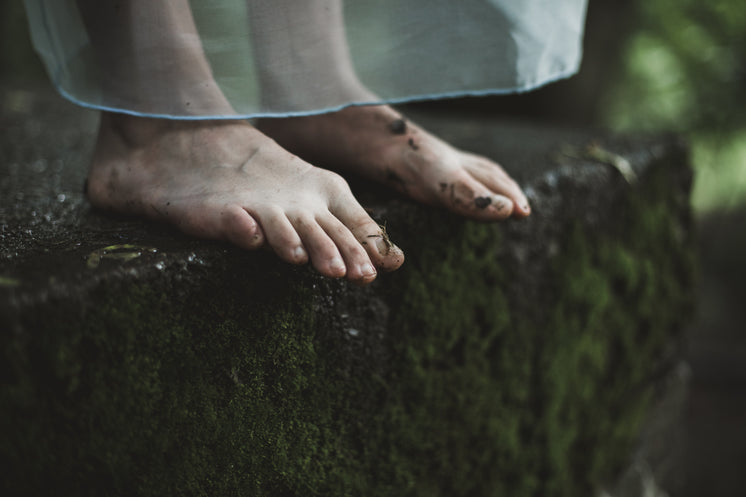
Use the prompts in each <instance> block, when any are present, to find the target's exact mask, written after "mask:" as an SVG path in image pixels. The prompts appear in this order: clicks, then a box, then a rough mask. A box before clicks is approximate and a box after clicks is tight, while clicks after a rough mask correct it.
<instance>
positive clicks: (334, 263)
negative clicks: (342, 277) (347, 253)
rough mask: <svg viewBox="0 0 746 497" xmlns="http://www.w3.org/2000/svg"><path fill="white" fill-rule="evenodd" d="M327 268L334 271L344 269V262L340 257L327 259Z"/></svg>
mask: <svg viewBox="0 0 746 497" xmlns="http://www.w3.org/2000/svg"><path fill="white" fill-rule="evenodd" d="M329 269H331V270H332V271H335V272H336V271H344V270H345V269H346V268H345V263H344V261H343V260H342V258H341V257H333V258H332V260H331V261H329Z"/></svg>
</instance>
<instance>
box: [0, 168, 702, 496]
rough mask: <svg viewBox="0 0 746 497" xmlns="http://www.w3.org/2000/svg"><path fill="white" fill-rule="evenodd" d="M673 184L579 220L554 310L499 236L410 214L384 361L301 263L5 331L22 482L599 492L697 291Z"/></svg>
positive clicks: (54, 310) (14, 462)
mask: <svg viewBox="0 0 746 497" xmlns="http://www.w3.org/2000/svg"><path fill="white" fill-rule="evenodd" d="M665 181H666V176H665V174H661V175H660V177H656V178H653V179H651V180H649V181H647V183H649V185H650V187H649V188H648V189H647V190H645V191H641V192H639V193H638V194H633V195H632V196H630V197H629V198H628V199H627V200H624V201H623V204H622V205H619V206H617V208H618V209H621V210H622V211H623V212H624V213H625V215H623V216H622V218H623V219H622V221H621V222H620V223H618V224H617V225H615V226H613V227H610V228H608V229H605V230H598V229H591V228H589V227H587V226H585V225H583V224H582V223H580V222H576V223H573V224H572V225H570V226H567V227H565V228H566V229H565V231H564V232H565V233H566V235H567V236H566V239H565V241H564V243H563V244H562V246H561V247H560V251H559V253H558V254H557V255H556V256H555V257H554V259H553V262H552V264H550V265H549V266H548V267H547V268H546V270H545V274H543V275H542V276H541V278H542V281H544V282H545V283H546V284H547V285H550V286H548V287H546V288H544V289H543V290H542V293H541V298H540V299H539V301H538V302H536V303H534V302H531V303H527V302H525V301H523V299H525V298H526V296H525V295H523V294H517V293H515V292H514V291H513V287H514V286H517V285H514V282H515V281H517V280H518V279H519V278H521V275H520V274H516V273H515V270H514V269H513V268H511V266H510V265H508V264H505V261H504V260H503V259H502V258H501V256H499V254H500V253H501V250H502V244H503V243H506V242H503V241H502V240H501V239H500V233H501V231H500V229H499V228H497V227H495V226H489V225H482V224H478V223H469V222H463V221H461V220H459V219H457V218H455V217H452V216H442V217H441V216H437V217H436V216H431V217H429V218H428V219H429V221H427V222H424V223H423V222H422V219H421V218H418V219H416V220H410V221H409V222H406V220H404V221H399V222H398V223H397V224H398V225H399V226H407V227H409V229H410V232H409V233H406V234H405V233H393V237H394V238H395V239H397V240H409V241H410V246H406V245H405V246H404V248H405V250H407V251H408V254H409V260H408V262H407V265H406V266H405V268H403V269H402V270H401V271H399V272H398V273H395V274H393V275H391V276H390V277H389V278H386V279H385V280H384V281H382V282H380V283H379V288H378V290H376V294H380V295H385V299H386V301H387V302H388V304H389V305H390V318H389V323H388V326H387V329H388V335H387V336H385V337H384V338H383V343H382V345H381V347H382V348H383V349H385V357H386V358H387V359H386V363H385V364H379V363H377V362H375V361H373V360H370V359H369V357H372V356H365V353H367V352H365V353H362V352H361V354H363V355H362V356H355V355H354V354H352V355H351V352H350V350H351V349H350V348H349V347H345V346H343V344H344V343H345V342H344V338H345V336H344V330H342V329H339V326H338V325H337V324H335V321H334V316H333V314H334V305H336V304H332V305H328V303H326V304H324V306H325V307H324V306H322V308H320V307H319V305H318V304H319V300H318V299H319V298H320V297H319V296H318V295H319V294H324V295H330V296H331V299H332V300H334V298H336V297H335V296H339V292H340V291H341V290H340V288H341V286H340V284H337V283H324V284H325V285H327V286H326V287H324V288H321V289H319V288H315V285H317V284H318V281H317V280H315V279H313V278H311V277H308V276H304V274H305V273H299V272H293V271H290V270H287V271H286V270H284V269H281V270H278V271H280V272H279V273H278V274H277V275H276V277H275V278H269V279H268V280H264V281H263V282H262V284H261V287H260V286H259V284H258V282H255V281H254V280H253V279H252V278H247V277H245V275H244V274H236V271H230V270H226V271H224V272H223V273H220V274H219V275H214V276H213V277H211V278H205V280H204V281H203V282H202V283H201V285H199V286H196V287H189V286H187V287H184V288H181V287H178V288H177V287H174V286H172V285H171V284H170V283H168V282H167V281H154V282H152V283H151V284H150V285H149V286H148V287H145V288H135V287H127V288H124V289H116V288H112V289H109V290H108V291H107V292H106V293H102V294H101V295H99V296H97V300H96V301H97V305H96V306H95V307H91V308H89V309H87V310H86V311H85V312H84V313H83V314H82V315H78V314H76V313H77V311H74V310H71V307H70V306H67V305H65V303H64V302H61V303H59V305H58V306H56V307H55V306H54V305H53V304H50V306H49V308H48V309H47V310H48V313H47V314H46V315H45V316H32V317H29V318H28V319H29V321H28V322H25V323H24V325H25V329H27V330H37V331H34V332H33V333H25V334H16V335H12V336H11V335H3V342H2V350H3V360H4V361H5V362H6V364H8V366H7V371H8V372H9V374H8V375H7V376H8V379H7V380H4V381H3V383H2V389H0V403H1V404H0V405H2V407H1V408H0V409H2V416H1V417H0V419H1V420H2V423H3V426H2V428H3V432H4V433H7V434H8V438H7V439H6V441H4V442H3V444H2V447H1V448H0V464H3V465H4V467H6V468H12V469H13V472H12V475H11V478H10V479H9V480H8V482H7V483H5V485H8V488H7V490H10V493H9V494H14V495H15V494H28V495H33V494H36V495H41V494H46V490H45V489H47V488H49V487H50V486H54V488H56V490H57V491H56V493H58V494H60V495H102V494H107V495H250V496H253V495H256V496H264V495H267V496H273V497H274V496H296V495H303V496H313V495H319V496H322V495H323V496H328V495H334V496H346V495H351V496H352V495H354V496H363V495H371V496H379V495H397V496H428V497H437V496H440V495H442V496H446V495H447V496H452V495H479V496H491V495H494V496H498V495H500V496H502V495H511V496H515V497H520V496H533V495H542V496H577V495H591V492H592V491H593V488H594V487H595V486H596V485H597V484H598V483H599V482H600V481H602V480H603V479H605V478H607V477H609V476H610V475H612V474H613V472H614V471H615V470H617V469H618V467H619V466H620V465H621V464H623V463H624V462H625V461H626V458H627V456H628V454H629V450H630V447H631V444H632V443H634V440H635V437H636V434H637V432H638V427H639V423H640V420H641V419H643V418H644V415H645V412H646V406H647V404H648V401H649V399H650V398H651V392H650V391H649V389H648V387H647V386H646V385H648V380H649V379H650V378H651V377H652V376H653V375H654V373H655V368H657V367H660V366H661V354H662V352H663V349H664V346H665V344H666V343H668V342H669V341H670V340H671V338H672V336H673V333H674V332H675V330H677V329H678V327H679V326H680V325H681V322H682V319H684V317H683V316H684V315H685V313H684V312H683V311H684V310H685V309H686V308H687V306H688V304H689V302H690V295H689V287H690V278H691V265H690V264H691V259H690V255H689V252H688V250H689V248H688V245H687V244H686V243H683V244H682V243H681V240H679V238H680V235H678V234H677V232H676V230H675V226H677V225H678V220H676V219H674V218H673V217H672V216H673V213H674V212H676V211H677V209H676V208H675V202H676V201H677V200H676V199H675V198H674V197H673V194H672V193H669V191H670V189H667V188H666V184H665ZM392 224H393V223H392ZM443 240H446V241H447V242H443ZM277 267H280V266H277ZM282 271H285V272H282ZM210 281H212V282H214V283H210ZM266 281H270V283H269V286H266V285H267V283H266ZM272 281H275V282H276V283H271V282H272ZM288 281H292V282H293V284H292V285H288V284H286V282H288ZM363 295H365V294H363ZM324 309H325V310H324ZM364 357H368V359H366V360H368V361H369V362H367V363H365V364H363V366H362V367H361V366H360V365H358V364H357V363H358V362H360V361H361V360H363V358H364Z"/></svg>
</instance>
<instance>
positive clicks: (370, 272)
mask: <svg viewBox="0 0 746 497" xmlns="http://www.w3.org/2000/svg"><path fill="white" fill-rule="evenodd" d="M360 272H361V273H362V275H363V276H375V275H376V268H374V267H373V265H372V264H370V263H366V264H363V265H362V266H360Z"/></svg>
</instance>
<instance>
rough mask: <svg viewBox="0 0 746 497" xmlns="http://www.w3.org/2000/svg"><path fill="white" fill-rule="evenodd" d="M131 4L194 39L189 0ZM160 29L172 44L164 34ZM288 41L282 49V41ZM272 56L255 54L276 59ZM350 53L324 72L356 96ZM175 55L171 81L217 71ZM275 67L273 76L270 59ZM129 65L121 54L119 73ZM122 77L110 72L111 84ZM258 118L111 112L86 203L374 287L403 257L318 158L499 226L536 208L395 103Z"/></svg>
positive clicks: (108, 39)
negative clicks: (335, 72) (332, 72)
mask: <svg viewBox="0 0 746 497" xmlns="http://www.w3.org/2000/svg"><path fill="white" fill-rule="evenodd" d="M133 3H136V4H139V5H132V4H133ZM79 4H80V6H81V11H83V12H84V13H86V14H87V16H88V17H87V19H86V24H87V26H88V28H89V34H90V35H91V37H92V38H93V39H94V40H96V39H97V37H98V38H100V40H101V42H102V44H103V45H106V44H107V43H109V44H116V43H120V42H121V41H122V40H121V38H124V37H127V36H132V30H127V29H126V28H124V29H120V30H119V31H117V29H116V27H115V25H116V22H114V21H113V20H114V19H121V16H122V14H121V11H120V10H117V11H116V12H114V11H112V10H111V9H112V7H110V5H111V4H110V3H109V2H97V1H94V0H80V1H79ZM102 4H105V5H102ZM123 5H125V7H121V6H120V7H119V8H120V9H121V8H125V9H127V6H131V10H128V13H129V14H130V18H133V17H136V16H137V15H147V16H154V15H157V16H161V17H162V18H163V19H165V20H166V22H165V24H167V25H168V26H171V28H170V29H173V30H175V31H176V32H179V33H181V34H182V37H183V33H187V34H194V35H195V36H194V37H193V38H190V39H198V37H197V36H196V28H195V27H194V22H193V20H192V18H191V13H190V12H189V9H188V7H187V6H186V2H184V5H180V3H179V2H175V1H171V2H151V1H150V0H132V1H131V2H125V3H124V4H123ZM298 5H308V6H309V7H308V8H309V9H314V8H323V9H324V11H325V12H326V13H327V14H328V12H329V11H330V10H329V9H330V8H332V11H333V9H334V8H339V3H338V2H337V1H336V0H335V1H329V0H309V1H308V2H307V3H304V2H300V3H299V4H298ZM308 14H309V15H312V14H313V12H310V13H308ZM94 20H95V22H93V21H94ZM107 20H109V21H111V22H107ZM119 22H120V24H121V21H119ZM133 22H137V20H136V19H133ZM97 26H98V27H97ZM112 26H114V27H112ZM331 31H332V32H333V33H336V34H333V35H330V36H331V38H334V37H335V36H336V37H337V38H339V36H340V33H339V32H338V31H336V32H335V31H334V30H331ZM259 34H260V35H261V33H259ZM342 34H343V33H342ZM163 36H164V37H165V38H164V39H165V40H166V41H167V40H168V37H169V32H168V30H164V34H163ZM332 42H333V43H338V40H336V41H335V40H334V39H331V40H330V43H332ZM265 45H266V44H265ZM283 49H284V48H283V47H282V46H281V44H280V46H277V45H275V48H274V50H275V51H276V50H283ZM269 52H270V53H265V54H264V55H261V54H260V56H259V57H262V56H264V57H265V58H271V57H272V56H273V54H272V50H269ZM343 55H344V54H342V56H343ZM342 56H340V54H338V53H337V54H334V64H331V63H330V67H337V66H338V67H339V70H340V71H342V73H340V75H339V78H340V79H342V80H344V83H343V84H344V86H345V88H347V89H348V90H349V92H350V94H351V95H355V94H361V92H367V90H365V89H364V88H362V86H358V85H357V83H356V78H354V75H353V76H350V71H351V69H350V67H351V66H349V65H346V64H347V63H346V62H345V60H344V57H342ZM171 59H173V60H178V61H180V63H179V64H174V65H173V67H171V68H170V70H171V71H172V72H173V74H170V75H169V77H170V78H172V80H175V81H180V82H182V83H184V82H187V83H188V82H189V81H190V80H192V79H195V80H196V79H199V80H200V81H202V80H204V79H208V80H209V79H210V78H209V71H210V69H209V65H208V64H207V62H206V60H205V58H204V55H203V53H202V51H201V50H199V49H198V47H194V46H191V47H189V46H187V47H184V46H183V45H178V44H174V47H173V53H172V54H171ZM315 64H317V65H318V61H315ZM267 66H268V70H267V77H268V78H271V77H272V74H271V72H272V68H271V64H267ZM133 67H135V65H134V64H132V65H130V64H128V61H127V57H126V56H124V57H119V58H118V59H117V62H116V67H115V68H112V71H114V72H116V71H117V70H121V71H128V70H130V71H131V70H134V69H133ZM116 82H117V78H116V77H113V78H111V84H113V85H116V84H117V83H116ZM185 87H188V88H194V87H195V85H191V86H190V85H189V84H186V85H185ZM198 91H201V92H204V95H203V96H202V97H203V100H209V101H210V102H211V104H210V105H213V106H220V105H225V106H226V107H225V108H226V112H227V113H230V112H229V109H230V106H229V104H228V102H227V101H225V99H224V97H223V96H222V94H220V92H219V90H218V89H217V85H214V86H212V87H211V86H210V85H207V86H206V87H201V89H200V90H198ZM369 95H370V94H369V93H366V95H365V96H366V97H369ZM194 100H195V101H196V100H198V99H197V98H194ZM258 126H259V129H257V128H255V127H253V126H252V125H250V124H249V123H248V122H246V121H240V120H219V121H180V120H165V119H151V118H143V117H133V116H128V115H124V114H117V113H110V112H105V113H103V115H102V119H101V125H100V129H99V135H98V140H97V144H96V148H95V152H94V155H93V159H92V164H91V170H90V174H89V177H88V190H87V191H88V196H89V199H90V201H91V203H92V204H93V205H94V206H96V207H99V208H103V209H107V210H112V211H117V212H122V213H129V214H135V215H140V216H144V217H146V218H149V219H154V220H157V221H163V222H167V223H170V224H173V225H175V226H176V227H178V228H179V229H181V230H182V231H184V232H186V233H189V234H192V235H194V236H197V237H201V238H208V239H218V240H225V241H228V242H230V243H233V244H235V245H237V246H239V247H242V248H245V249H248V250H254V249H258V248H260V247H266V248H269V249H271V250H273V251H274V252H275V253H276V254H277V255H278V256H279V257H280V258H281V259H283V260H285V261H287V262H289V263H293V264H305V263H310V264H312V266H313V267H314V268H315V269H316V270H317V271H318V272H319V273H320V274H322V275H324V276H328V277H332V278H342V277H344V278H346V279H347V280H349V281H351V282H354V283H357V284H368V283H370V282H372V281H373V280H374V279H375V278H376V276H377V274H378V272H379V271H391V270H395V269H397V268H398V267H399V266H401V264H402V263H403V262H404V254H403V253H402V251H401V250H400V249H399V248H398V247H396V246H395V245H393V244H392V243H390V241H389V240H388V238H387V237H386V236H385V234H384V233H383V232H382V229H381V227H380V226H379V225H378V224H377V223H376V222H375V221H374V220H373V219H371V217H370V216H369V215H368V214H367V213H366V211H365V209H363V208H362V207H361V206H360V204H359V203H358V202H357V200H355V198H354V196H353V195H352V193H351V191H350V189H349V187H348V185H347V183H346V182H345V180H344V179H343V178H342V177H341V176H340V175H338V174H337V173H335V172H332V171H329V170H326V169H321V168H319V167H315V166H313V165H312V164H319V165H323V166H324V167H328V168H333V169H335V170H336V171H338V172H340V173H349V172H353V173H355V174H357V175H360V176H362V177H364V178H368V179H370V180H373V181H377V182H381V183H384V184H387V185H389V186H391V187H393V188H395V189H396V190H398V191H399V192H401V193H402V194H404V195H406V196H409V197H410V198H412V199H414V200H417V201H420V202H424V203H426V204H429V205H434V206H439V207H443V208H446V209H449V210H452V211H454V212H457V213H459V214H461V215H464V216H466V217H468V218H471V219H477V220H481V221H499V220H503V219H506V218H508V217H510V216H514V217H525V216H527V215H528V214H529V213H530V208H529V206H528V202H527V201H526V198H525V196H524V195H523V193H522V192H521V189H520V188H519V187H518V185H517V184H516V183H515V182H514V181H513V180H512V179H511V178H510V177H509V176H508V175H507V174H506V173H505V172H504V171H503V169H502V168H501V167H500V166H499V165H497V164H496V163H494V162H492V161H490V160H488V159H486V158H483V157H479V156H476V155H473V154H469V153H466V152H462V151H459V150H457V149H455V148H453V147H451V146H450V145H448V144H447V143H445V142H443V141H441V140H439V139H438V138H436V137H435V136H433V135H431V134H429V133H427V132H426V131H425V130H423V129H421V128H419V127H418V126H416V125H415V124H414V123H411V122H409V121H407V120H406V119H404V118H403V117H402V116H401V115H400V114H399V113H397V112H396V111H395V110H394V109H392V108H390V107H388V106H365V107H351V108H348V109H345V110H342V111H340V112H336V113H330V114H321V115H317V116H309V117H300V118H286V119H266V120H262V121H261V122H260V123H259V125H258ZM260 130H261V131H260Z"/></svg>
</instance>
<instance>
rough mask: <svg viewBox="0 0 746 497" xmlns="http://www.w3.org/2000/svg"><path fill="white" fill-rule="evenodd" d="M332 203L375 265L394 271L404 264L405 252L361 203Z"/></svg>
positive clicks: (335, 212)
mask: <svg viewBox="0 0 746 497" xmlns="http://www.w3.org/2000/svg"><path fill="white" fill-rule="evenodd" d="M335 203H336V204H337V205H332V206H330V207H331V210H332V212H333V213H334V214H335V215H336V216H337V218H338V219H339V220H340V221H342V223H343V224H344V225H345V226H347V228H348V229H349V230H350V231H351V232H352V234H353V236H354V237H355V238H356V239H357V241H358V242H359V243H360V245H362V246H363V247H364V248H365V251H366V252H367V253H368V257H370V260H371V262H372V263H373V265H374V266H375V267H376V268H378V269H380V270H382V271H386V272H388V271H394V270H396V269H398V268H399V267H400V266H401V265H402V264H404V252H403V251H402V249H400V248H399V247H397V246H396V245H395V244H394V243H393V242H392V241H391V240H390V239H389V236H388V234H387V233H386V230H385V229H383V228H382V227H381V226H379V225H378V223H376V222H375V221H374V220H373V219H372V218H371V217H370V216H369V215H368V213H367V212H365V209H363V208H362V207H361V206H360V204H358V203H357V202H354V203H353V204H350V203H346V204H345V205H344V206H340V205H339V202H335Z"/></svg>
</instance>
